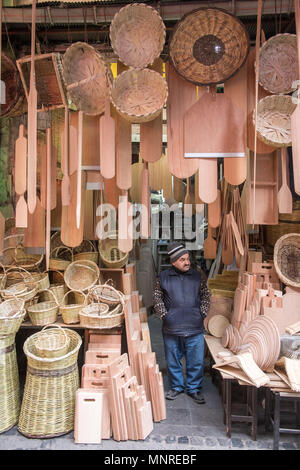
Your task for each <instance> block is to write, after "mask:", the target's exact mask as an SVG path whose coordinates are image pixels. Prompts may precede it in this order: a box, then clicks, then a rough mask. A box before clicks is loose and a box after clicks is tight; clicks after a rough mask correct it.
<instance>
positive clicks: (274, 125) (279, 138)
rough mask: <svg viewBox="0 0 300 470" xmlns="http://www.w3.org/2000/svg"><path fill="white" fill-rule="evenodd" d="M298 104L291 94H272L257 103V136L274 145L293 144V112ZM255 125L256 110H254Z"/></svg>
mask: <svg viewBox="0 0 300 470" xmlns="http://www.w3.org/2000/svg"><path fill="white" fill-rule="evenodd" d="M295 108H296V104H294V103H293V101H292V97H291V96H289V95H271V96H266V97H265V98H262V99H261V100H260V101H259V102H258V104H257V137H258V138H259V139H260V140H261V141H262V142H264V143H266V144H268V145H272V146H274V147H289V146H291V145H292V137H291V114H292V113H293V112H294V110H295ZM253 123H254V125H255V112H253Z"/></svg>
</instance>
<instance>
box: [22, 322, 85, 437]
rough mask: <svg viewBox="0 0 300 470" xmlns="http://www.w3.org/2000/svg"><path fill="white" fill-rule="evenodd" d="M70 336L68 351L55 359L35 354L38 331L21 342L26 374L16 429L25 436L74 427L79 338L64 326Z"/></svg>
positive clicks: (53, 433) (54, 433)
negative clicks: (24, 355) (25, 358)
mask: <svg viewBox="0 0 300 470" xmlns="http://www.w3.org/2000/svg"><path fill="white" fill-rule="evenodd" d="M64 331H65V333H66V334H67V335H68V337H69V339H70V344H69V347H68V352H67V353H66V354H65V355H64V356H61V357H58V358H42V357H39V356H37V355H36V352H35V340H36V337H37V335H38V333H35V334H33V335H31V336H30V337H29V338H27V340H26V341H25V343H24V347H23V349H24V352H25V354H26V356H27V374H26V383H25V388H24V395H23V400H22V405H21V412H20V418H19V423H18V430H19V432H21V433H22V434H24V435H25V436H27V437H32V438H44V437H45V438H46V437H55V436H61V435H63V434H66V433H68V432H70V431H72V430H73V429H74V416H75V393H76V390H77V389H78V387H79V373H78V365H77V359H78V351H79V348H80V346H81V344H82V340H81V337H80V336H79V334H78V333H76V332H75V331H72V330H70V329H67V328H65V329H64Z"/></svg>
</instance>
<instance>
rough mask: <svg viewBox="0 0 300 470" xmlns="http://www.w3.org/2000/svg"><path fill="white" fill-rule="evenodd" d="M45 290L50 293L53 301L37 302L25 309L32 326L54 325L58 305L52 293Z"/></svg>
mask: <svg viewBox="0 0 300 470" xmlns="http://www.w3.org/2000/svg"><path fill="white" fill-rule="evenodd" d="M47 290H48V291H49V292H51V295H52V297H53V299H54V300H52V301H49V300H48V301H43V302H38V303H36V304H33V305H30V306H29V307H27V313H28V315H29V318H30V320H31V323H32V324H33V325H40V326H45V325H49V324H51V323H55V322H56V320H57V314H58V309H59V303H58V301H57V298H56V297H55V295H54V293H53V292H52V291H51V290H49V289H47Z"/></svg>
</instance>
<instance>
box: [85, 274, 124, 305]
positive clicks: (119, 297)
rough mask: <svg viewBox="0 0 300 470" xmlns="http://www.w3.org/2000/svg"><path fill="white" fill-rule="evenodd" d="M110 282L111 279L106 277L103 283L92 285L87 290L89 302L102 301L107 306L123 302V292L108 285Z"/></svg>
mask: <svg viewBox="0 0 300 470" xmlns="http://www.w3.org/2000/svg"><path fill="white" fill-rule="evenodd" d="M110 282H111V279H108V280H107V281H106V282H105V284H100V285H97V286H94V287H92V288H91V289H90V290H89V298H90V299H91V302H102V303H105V304H107V305H109V307H116V306H117V305H118V304H119V303H121V302H124V294H123V293H122V292H120V291H118V290H117V289H115V288H114V287H113V286H112V285H110V284H109V283H110Z"/></svg>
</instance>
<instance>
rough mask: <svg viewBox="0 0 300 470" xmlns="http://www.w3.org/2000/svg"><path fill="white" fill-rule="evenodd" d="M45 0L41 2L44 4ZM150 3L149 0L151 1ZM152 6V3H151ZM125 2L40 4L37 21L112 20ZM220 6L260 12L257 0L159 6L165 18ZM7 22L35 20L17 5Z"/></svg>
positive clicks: (270, 0) (271, 1) (285, 5)
mask: <svg viewBox="0 0 300 470" xmlns="http://www.w3.org/2000/svg"><path fill="white" fill-rule="evenodd" d="M22 2H24V4H25V3H26V5H30V4H31V1H30V0H28V1H27V0H22ZM41 3H42V2H39V5H41ZM293 4H294V2H291V1H290V0H282V1H281V2H278V1H277V2H276V0H265V1H264V6H263V15H274V14H275V13H277V14H279V13H280V12H279V11H278V9H279V6H280V10H281V13H282V14H286V13H288V14H289V13H292V12H293V11H294V6H293ZM68 5H70V7H68ZM148 5H149V3H148ZM150 5H151V4H150ZM122 6H124V5H109V6H100V5H99V4H97V5H85V6H83V7H80V8H78V7H75V8H74V3H73V2H65V3H64V4H63V5H62V7H57V6H53V7H51V6H49V5H48V6H44V7H43V6H39V7H38V8H37V9H36V23H37V24H49V25H54V24H56V25H58V24H63V25H66V24H83V23H86V24H98V23H110V22H111V21H112V19H113V17H114V15H115V14H116V13H117V12H118V11H119V10H120V8H121V7H122ZM152 6H153V7H154V8H156V7H157V2H153V5H152ZM207 6H210V7H218V8H223V9H224V10H228V11H229V12H230V13H233V12H234V14H235V15H236V16H238V17H243V16H255V15H256V13H257V2H254V1H247V0H246V1H245V0H235V1H233V0H230V1H226V2H224V1H220V0H219V1H214V2H193V1H187V2H184V3H182V2H174V3H169V2H168V3H167V4H163V3H161V4H160V5H159V12H160V15H161V17H162V19H163V20H164V21H174V20H179V19H180V18H181V17H182V16H183V15H185V14H187V13H189V12H191V11H193V10H195V9H196V8H199V7H207ZM3 21H4V22H6V23H31V8H28V7H26V8H22V7H13V8H8V7H6V8H3Z"/></svg>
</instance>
